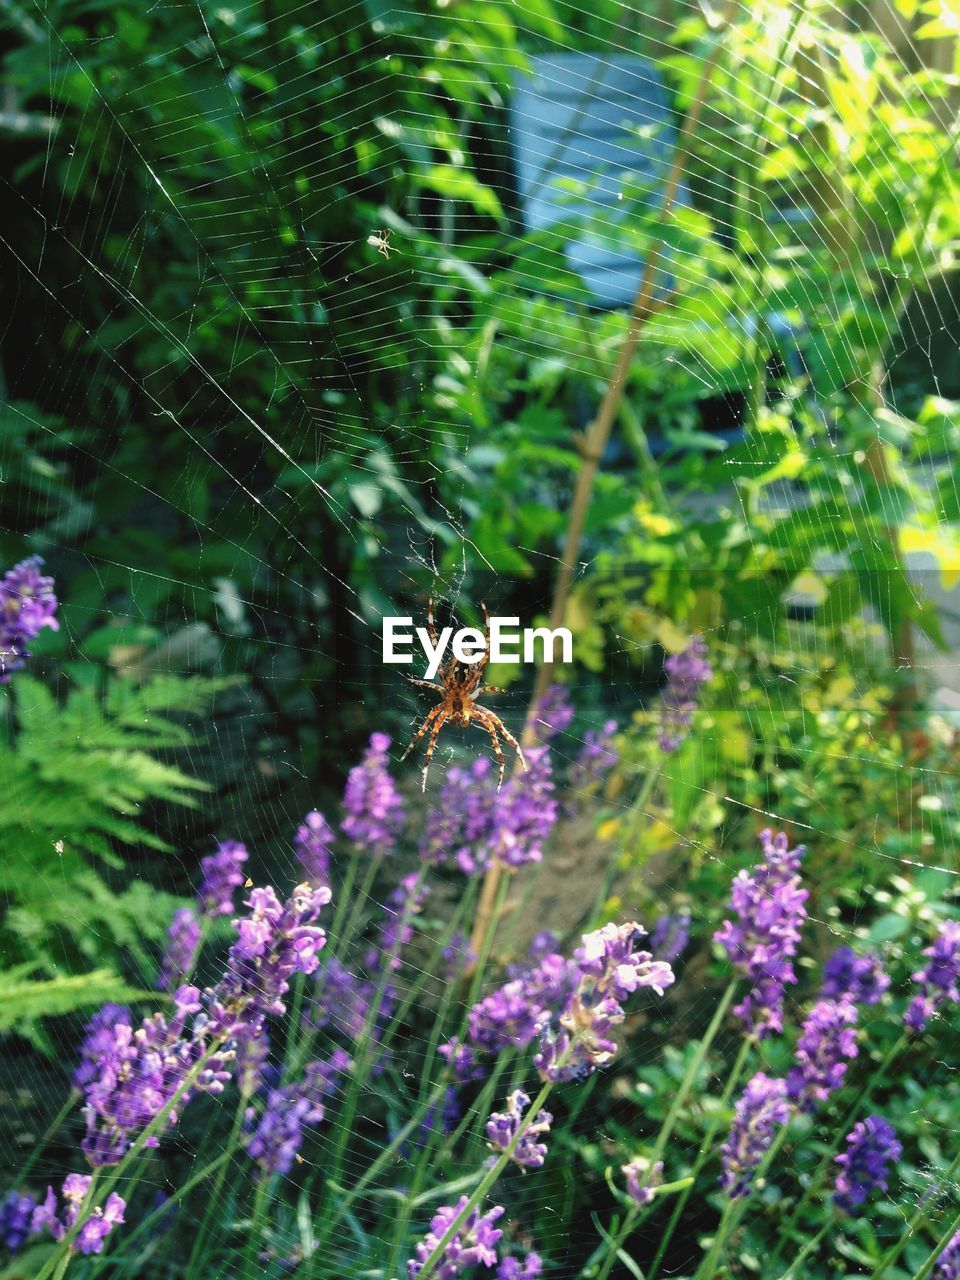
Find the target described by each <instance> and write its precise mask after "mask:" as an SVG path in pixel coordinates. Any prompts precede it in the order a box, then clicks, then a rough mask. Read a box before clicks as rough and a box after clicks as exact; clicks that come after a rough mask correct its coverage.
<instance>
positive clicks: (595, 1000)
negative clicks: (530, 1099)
mask: <svg viewBox="0 0 960 1280" xmlns="http://www.w3.org/2000/svg"><path fill="white" fill-rule="evenodd" d="M645 936H646V934H645V931H644V930H643V929H641V928H640V926H639V925H638V924H624V925H619V926H618V925H615V924H608V925H604V927H603V928H602V929H598V930H597V931H596V932H595V933H588V934H585V935H584V938H583V944H582V946H580V947H579V948H578V949H577V950H576V951H575V952H574V959H575V961H576V963H577V967H578V968H579V971H580V981H579V984H578V986H577V988H576V990H575V991H574V992H573V993H572V995H571V996H570V997H569V998H568V1000H567V1002H566V1005H565V1007H564V1009H563V1011H562V1012H561V1013H560V1015H559V1017H557V1018H555V1019H554V1020H553V1021H552V1022H551V1024H550V1025H549V1026H548V1027H547V1028H546V1029H545V1031H544V1033H543V1035H542V1036H541V1038H540V1046H539V1050H538V1052H537V1055H536V1057H535V1058H534V1060H533V1062H534V1066H535V1067H536V1068H537V1070H538V1072H539V1073H540V1076H541V1078H542V1079H543V1080H551V1081H561V1080H573V1079H583V1078H585V1077H586V1076H588V1075H591V1074H592V1073H593V1071H594V1070H595V1069H596V1068H597V1067H599V1066H604V1065H605V1064H606V1063H607V1062H609V1061H610V1060H611V1059H612V1058H613V1056H614V1055H615V1054H616V1051H617V1044H616V1041H615V1040H613V1038H612V1035H613V1032H614V1030H615V1028H616V1027H618V1026H619V1025H620V1024H621V1023H622V1022H623V1020H624V1018H625V1017H626V1014H625V1012H624V1010H623V1008H622V1005H621V1001H624V1000H626V999H627V998H628V997H629V996H630V995H632V994H633V992H635V991H639V990H641V989H643V988H649V989H651V990H653V991H655V992H656V993H657V995H663V992H664V989H665V988H666V987H668V986H670V984H671V983H672V982H673V970H672V969H671V968H670V966H669V965H668V964H664V963H663V962H662V961H660V960H654V958H653V956H651V954H650V952H649V951H638V950H637V944H638V943H639V942H640V941H641V940H642V939H643V938H644V937H645Z"/></svg>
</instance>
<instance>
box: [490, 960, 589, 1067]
mask: <svg viewBox="0 0 960 1280" xmlns="http://www.w3.org/2000/svg"><path fill="white" fill-rule="evenodd" d="M532 954H533V955H534V957H535V958H534V959H533V961H532V963H530V964H527V965H524V966H523V967H519V968H512V969H511V970H510V975H511V976H510V981H509V982H506V983H504V985H503V986H502V987H499V988H498V989H497V990H496V991H492V992H491V993H490V995H488V996H484V998H483V999H482V1000H480V1001H478V1002H477V1004H475V1005H474V1006H473V1008H472V1009H471V1010H470V1014H469V1018H468V1023H467V1026H468V1030H469V1036H470V1044H471V1046H472V1047H473V1048H475V1049H478V1050H480V1051H482V1052H483V1053H487V1054H497V1053H499V1052H500V1051H501V1050H502V1049H505V1048H506V1047H507V1046H508V1045H513V1046H514V1047H515V1048H517V1049H525V1048H526V1047H527V1045H528V1044H530V1043H531V1041H533V1040H534V1039H535V1038H536V1037H537V1036H538V1035H539V1033H540V1031H541V1030H542V1029H543V1027H544V1026H545V1024H546V1023H547V1022H548V1021H549V1020H550V1017H551V1015H553V1014H556V1013H559V1011H560V1010H561V1009H562V1008H563V1006H564V1005H565V1004H566V1002H567V1000H568V999H569V997H570V996H571V995H572V994H573V991H574V989H575V988H576V986H577V983H578V982H579V980H580V970H579V967H578V965H577V964H576V961H573V960H565V959H564V958H563V956H561V955H558V954H557V953H556V952H553V951H550V952H547V953H546V954H540V953H539V951H538V952H532Z"/></svg>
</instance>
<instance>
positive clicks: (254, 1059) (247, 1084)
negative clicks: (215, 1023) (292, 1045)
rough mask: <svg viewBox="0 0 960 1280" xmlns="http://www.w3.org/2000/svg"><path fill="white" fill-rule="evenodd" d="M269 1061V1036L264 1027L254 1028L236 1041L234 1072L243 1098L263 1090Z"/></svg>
mask: <svg viewBox="0 0 960 1280" xmlns="http://www.w3.org/2000/svg"><path fill="white" fill-rule="evenodd" d="M269 1060H270V1036H269V1034H268V1032H267V1029H266V1027H259V1028H256V1029H255V1030H254V1031H252V1032H251V1033H250V1034H249V1035H245V1036H241V1037H240V1038H239V1039H238V1040H237V1050H236V1058H235V1059H234V1061H235V1064H236V1066H235V1071H236V1077H237V1084H238V1085H239V1087H240V1092H241V1093H242V1094H243V1095H244V1096H245V1097H249V1096H250V1095H251V1094H254V1093H257V1092H258V1090H260V1089H262V1088H263V1086H264V1081H265V1079H266V1076H267V1070H268V1069H267V1063H268V1062H269ZM271 1074H273V1073H272V1072H271Z"/></svg>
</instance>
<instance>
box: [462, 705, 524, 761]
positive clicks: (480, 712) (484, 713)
mask: <svg viewBox="0 0 960 1280" xmlns="http://www.w3.org/2000/svg"><path fill="white" fill-rule="evenodd" d="M473 714H474V715H475V716H479V717H480V719H481V720H482V721H483V722H484V724H486V723H487V722H488V721H492V722H493V723H494V724H495V725H496V726H497V728H498V729H499V730H500V732H501V733H502V734H503V736H504V737H505V738H506V740H507V741H508V742H509V743H510V745H511V747H513V749H514V751H515V752H516V753H517V755H518V756H519V757H520V763H521V764H522V765H523V768H524V772H526V768H527V762H526V760H524V758H523V751H522V750H521V748H520V743H519V742H518V741H517V740H516V738H515V737H514V736H513V734H512V733H511V732H510V730H509V729H508V728H507V726H506V725H505V724H504V723H503V721H502V720H501V719H500V717H499V716H498V715H497V714H496V713H495V712H493V711H491V710H490V708H489V707H482V708H481V707H477V708H476V709H475V711H474V713H473Z"/></svg>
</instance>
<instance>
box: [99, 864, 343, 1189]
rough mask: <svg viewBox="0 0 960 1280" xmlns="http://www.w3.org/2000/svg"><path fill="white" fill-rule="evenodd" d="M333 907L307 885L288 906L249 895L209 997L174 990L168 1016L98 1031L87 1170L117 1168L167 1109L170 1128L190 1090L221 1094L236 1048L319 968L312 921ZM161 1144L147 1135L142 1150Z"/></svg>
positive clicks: (325, 894) (260, 893) (266, 893)
mask: <svg viewBox="0 0 960 1280" xmlns="http://www.w3.org/2000/svg"><path fill="white" fill-rule="evenodd" d="M329 901H330V890H329V889H327V888H319V889H315V888H313V887H311V886H310V885H306V884H304V885H300V886H298V888H297V889H295V890H294V892H293V894H292V895H291V897H290V900H289V901H288V902H287V903H286V904H281V903H280V902H279V900H278V899H277V896H276V894H275V893H274V892H273V890H272V889H254V890H253V891H252V893H251V895H250V899H249V903H248V905H249V906H250V907H251V908H252V910H251V913H250V915H249V916H248V917H245V918H244V919H241V920H235V921H234V928H235V929H236V931H237V935H238V936H237V939H236V941H235V942H234V944H233V946H232V947H231V948H230V953H229V956H228V961H227V971H226V974H225V976H224V978H223V980H222V981H221V982H220V984H219V985H218V986H217V987H216V988H215V989H213V990H212V991H208V992H205V993H203V995H202V996H201V992H200V991H198V990H197V988H196V987H191V986H183V987H180V988H179V989H178V990H177V991H176V992H175V993H174V997H173V1004H174V1011H173V1014H172V1016H171V1017H169V1018H167V1017H165V1016H164V1015H163V1014H161V1013H155V1014H153V1015H152V1016H151V1017H149V1018H146V1019H145V1020H144V1021H143V1023H142V1024H141V1026H140V1027H138V1028H137V1030H136V1031H134V1030H133V1028H132V1026H131V1024H130V1023H129V1022H116V1023H114V1024H113V1025H112V1026H111V1027H109V1028H98V1030H97V1036H98V1041H97V1053H96V1056H94V1055H92V1054H88V1055H87V1056H86V1057H85V1062H84V1064H83V1065H84V1066H85V1068H86V1069H85V1071H84V1084H83V1089H84V1101H85V1106H84V1115H85V1117H86V1121H87V1132H86V1136H85V1137H84V1139H83V1141H82V1143H81V1146H82V1148H83V1151H84V1154H85V1155H86V1157H87V1159H88V1160H89V1162H90V1163H91V1164H92V1165H93V1166H95V1167H97V1166H101V1165H113V1164H117V1163H118V1162H119V1161H120V1160H121V1159H122V1157H123V1155H124V1154H125V1153H126V1152H127V1151H128V1150H129V1148H130V1145H131V1143H132V1141H133V1140H134V1138H135V1137H136V1136H137V1135H138V1134H139V1133H140V1132H141V1131H142V1129H143V1128H144V1127H145V1126H146V1125H147V1124H149V1123H150V1122H151V1121H152V1120H154V1119H155V1117H156V1116H157V1115H159V1114H160V1113H161V1111H164V1110H166V1109H167V1108H169V1111H168V1113H167V1124H168V1125H173V1124H175V1123H176V1122H177V1118H178V1112H179V1110H182V1108H183V1107H185V1106H186V1105H187V1103H188V1101H189V1099H190V1096H191V1093H192V1091H194V1090H196V1091H206V1092H209V1093H219V1092H220V1091H221V1090H222V1089H223V1087H224V1084H225V1082H226V1081H227V1080H228V1079H229V1070H228V1068H229V1067H230V1066H231V1064H232V1062H233V1059H234V1057H235V1054H236V1044H237V1041H238V1040H239V1039H241V1038H251V1039H259V1038H260V1037H261V1036H262V1034H263V1023H264V1019H265V1018H266V1017H267V1016H268V1015H271V1014H272V1015H277V1016H280V1015H282V1014H283V1013H284V1012H285V1008H286V1007H285V1005H284V1002H283V997H284V996H285V995H286V993H287V991H288V990H289V984H290V979H291V978H292V976H293V975H294V974H295V973H312V972H313V970H314V969H315V968H316V966H317V963H318V955H319V952H320V950H321V948H322V947H323V945H324V943H325V941H326V937H325V934H324V931H323V929H321V928H319V927H317V926H316V925H315V923H314V922H315V920H316V918H317V916H318V915H319V912H320V910H321V908H322V907H323V906H325V905H326V903H328V902H329ZM188 1079H189V1080H190V1081H191V1083H190V1088H189V1089H187V1088H186V1085H187V1083H188ZM175 1097H177V1098H178V1103H177V1106H176V1107H173V1106H171V1104H172V1103H173V1100H174V1098H175ZM158 1143H159V1138H158V1136H157V1135H153V1136H151V1138H150V1139H149V1141H148V1143H147V1145H148V1146H157V1145H158Z"/></svg>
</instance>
